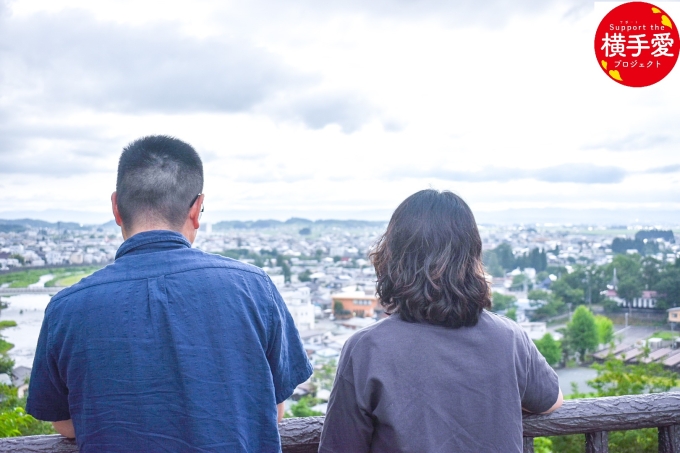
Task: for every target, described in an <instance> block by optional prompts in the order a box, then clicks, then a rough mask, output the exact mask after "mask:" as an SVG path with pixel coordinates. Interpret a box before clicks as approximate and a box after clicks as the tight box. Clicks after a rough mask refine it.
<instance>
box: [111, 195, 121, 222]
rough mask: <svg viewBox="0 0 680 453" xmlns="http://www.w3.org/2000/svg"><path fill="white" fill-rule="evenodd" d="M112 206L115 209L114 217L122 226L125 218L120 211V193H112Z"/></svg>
mask: <svg viewBox="0 0 680 453" xmlns="http://www.w3.org/2000/svg"><path fill="white" fill-rule="evenodd" d="M111 208H112V209H113V218H114V219H116V224H117V225H118V226H119V227H122V226H123V219H122V218H121V216H120V212H118V194H117V193H116V192H113V193H112V194H111Z"/></svg>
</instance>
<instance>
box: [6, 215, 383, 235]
mask: <svg viewBox="0 0 680 453" xmlns="http://www.w3.org/2000/svg"><path fill="white" fill-rule="evenodd" d="M386 223H387V222H376V221H370V220H333V219H328V220H309V219H302V218H299V217H293V218H290V219H288V220H286V221H280V220H273V219H269V220H225V221H222V222H218V223H215V224H213V231H224V230H230V229H259V228H277V227H282V226H300V227H303V228H304V227H311V226H315V225H316V226H337V227H344V228H357V227H383V226H385V225H386ZM93 226H97V227H99V228H101V229H104V230H112V229H114V230H115V229H118V225H116V221H115V220H110V221H108V222H106V223H103V224H100V225H97V224H89V225H83V224H79V223H75V222H46V221H44V220H36V219H13V220H7V219H0V232H5V233H6V232H18V233H19V232H22V231H25V230H26V229H29V228H31V229H40V228H50V229H60V230H83V229H90V228H92V227H93Z"/></svg>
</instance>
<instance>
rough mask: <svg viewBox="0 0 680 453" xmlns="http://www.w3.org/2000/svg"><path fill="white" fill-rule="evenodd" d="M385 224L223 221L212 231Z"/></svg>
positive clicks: (338, 221)
mask: <svg viewBox="0 0 680 453" xmlns="http://www.w3.org/2000/svg"><path fill="white" fill-rule="evenodd" d="M386 224H387V222H380V221H372V220H333V219H328V220H309V219H302V218H299V217H292V218H290V219H288V220H286V221H283V222H282V221H280V220H273V219H269V220H245V221H244V220H225V221H222V222H217V223H215V224H213V231H222V230H230V229H255V228H276V227H281V226H287V225H295V226H301V227H311V226H315V225H316V226H337V227H345V228H357V227H383V226H385V225H386Z"/></svg>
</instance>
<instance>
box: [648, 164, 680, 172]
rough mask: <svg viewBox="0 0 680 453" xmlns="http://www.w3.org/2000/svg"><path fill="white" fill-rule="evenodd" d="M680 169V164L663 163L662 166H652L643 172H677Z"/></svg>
mask: <svg viewBox="0 0 680 453" xmlns="http://www.w3.org/2000/svg"><path fill="white" fill-rule="evenodd" d="M679 171H680V164H674V165H665V166H663V167H654V168H650V169H649V170H645V171H643V173H677V172H679Z"/></svg>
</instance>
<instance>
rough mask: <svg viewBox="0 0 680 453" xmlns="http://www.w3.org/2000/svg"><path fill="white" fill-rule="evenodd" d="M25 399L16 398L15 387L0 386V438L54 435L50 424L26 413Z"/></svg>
mask: <svg viewBox="0 0 680 453" xmlns="http://www.w3.org/2000/svg"><path fill="white" fill-rule="evenodd" d="M25 407H26V398H25V397H24V398H18V397H17V389H16V387H10V386H7V385H4V384H0V437H14V436H29V435H35V434H54V429H53V428H52V424H51V423H49V422H41V421H39V420H36V419H35V418H33V417H31V416H30V415H28V414H27V413H26V410H25Z"/></svg>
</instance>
